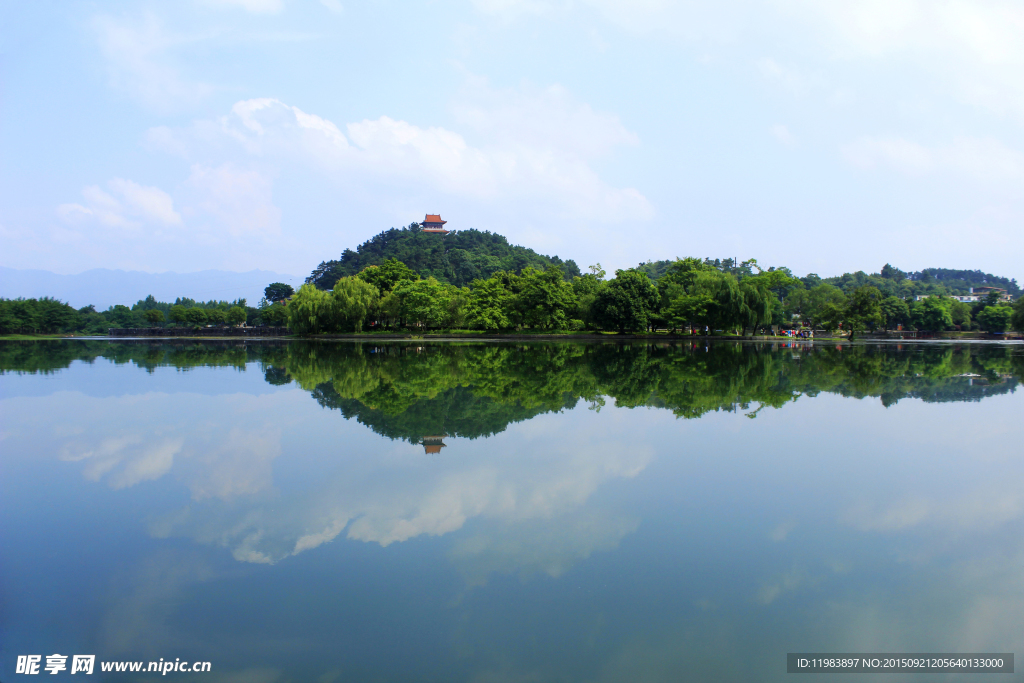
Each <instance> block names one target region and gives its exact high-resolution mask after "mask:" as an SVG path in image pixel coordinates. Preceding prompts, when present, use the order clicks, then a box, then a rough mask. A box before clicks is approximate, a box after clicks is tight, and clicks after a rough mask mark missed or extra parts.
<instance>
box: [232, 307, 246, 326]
mask: <svg viewBox="0 0 1024 683" xmlns="http://www.w3.org/2000/svg"><path fill="white" fill-rule="evenodd" d="M246 317H247V316H246V312H245V309H244V308H242V307H241V306H232V307H231V308H229V309H228V324H229V325H233V326H236V327H237V326H238V325H241V324H242V323H244V322H245V319H246Z"/></svg>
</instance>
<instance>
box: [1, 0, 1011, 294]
mask: <svg viewBox="0 0 1024 683" xmlns="http://www.w3.org/2000/svg"><path fill="white" fill-rule="evenodd" d="M1022 34H1024V4H1021V3H1020V2H999V1H995V0H993V1H989V0H971V1H969V2H968V1H959V0H958V1H952V0H842V1H837V2H823V1H821V0H767V1H764V2H759V1H755V0H717V1H716V2H672V1H670V0H633V1H632V2H629V3H622V2H612V1H611V0H465V1H451V2H448V1H444V0H437V1H433V2H422V3H413V2H393V1H390V0H369V1H365V2H359V3H357V2H351V1H346V0H320V1H316V0H182V2H176V3H158V2H146V1H134V0H129V1H126V2H103V3H97V2H48V1H46V0H40V1H37V2H31V3H17V2H11V1H8V2H4V3H0V265H3V266H8V267H13V268H36V269H44V270H50V271H53V272H57V273H63V274H71V273H78V272H81V271H84V270H87V269H91V268H117V269H128V270H141V271H147V272H165V271H175V272H192V271H197V270H201V269H223V270H229V271H248V270H252V269H256V268H259V269H266V270H273V271H276V272H279V273H292V274H295V275H299V276H303V275H306V274H308V273H309V272H310V271H311V270H312V269H313V268H314V267H316V265H317V264H319V263H320V262H321V261H323V260H327V259H331V258H338V256H339V255H340V253H341V251H342V250H343V249H346V248H354V247H355V246H356V245H358V244H360V243H361V242H363V241H364V240H366V239H368V238H370V237H371V236H373V235H374V234H377V233H379V232H381V231H382V230H386V229H388V228H390V227H401V226H403V225H407V224H409V223H411V222H413V221H419V220H422V219H423V217H424V214H426V213H428V212H429V213H440V214H441V215H442V217H443V218H444V219H445V220H447V221H448V225H447V227H448V228H450V229H456V230H458V229H466V228H476V229H479V230H490V231H493V232H498V233H500V234H503V235H506V236H507V237H508V238H509V240H510V241H511V242H512V243H514V244H522V245H524V246H528V247H531V248H533V249H535V250H536V251H538V252H540V253H544V254H554V255H558V256H560V257H561V258H563V259H568V258H571V259H574V260H576V262H577V263H578V264H579V265H580V266H581V268H583V269H584V270H585V269H586V268H587V267H588V266H589V265H591V264H596V263H600V264H602V265H603V266H604V268H605V269H606V270H608V271H609V272H611V271H612V270H614V269H616V268H626V267H630V266H634V265H636V264H637V263H639V262H642V261H647V260H649V259H653V260H657V259H665V258H675V257H685V256H699V257H707V256H709V257H712V258H726V257H737V258H740V259H748V258H756V259H757V260H758V263H759V264H761V265H762V266H764V267H767V266H787V267H789V268H791V269H792V270H793V272H794V273H796V274H797V275H804V274H807V273H810V272H815V273H818V274H820V275H822V276H828V275H839V274H842V273H844V272H853V271H856V270H865V271H867V272H875V271H878V270H879V269H880V268H881V267H882V265H884V264H885V263H886V262H889V263H892V264H893V265H895V266H897V267H899V268H902V269H904V270H917V269H921V268H925V267H945V268H970V269H981V270H984V271H986V272H991V273H994V274H997V275H1002V276H1005V277H1015V278H1017V279H1018V280H1024V267H1022V259H1021V254H1024V229H1022V226H1024V221H1022V219H1024V40H1021V39H1020V36H1021V35H1022Z"/></svg>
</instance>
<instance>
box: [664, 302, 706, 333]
mask: <svg viewBox="0 0 1024 683" xmlns="http://www.w3.org/2000/svg"><path fill="white" fill-rule="evenodd" d="M714 305H715V300H714V299H712V298H711V297H710V296H708V295H707V294H693V295H689V294H680V295H679V296H677V297H676V298H674V299H672V300H671V301H670V302H669V305H668V306H667V307H666V308H665V309H663V310H664V317H665V320H666V322H667V323H668V324H669V325H670V326H671V327H672V331H675V329H676V328H677V327H683V326H684V325H697V326H698V327H706V326H708V325H710V324H711V317H712V314H711V312H712V310H713V308H714Z"/></svg>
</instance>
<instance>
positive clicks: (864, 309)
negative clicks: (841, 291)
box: [843, 286, 882, 341]
mask: <svg viewBox="0 0 1024 683" xmlns="http://www.w3.org/2000/svg"><path fill="white" fill-rule="evenodd" d="M881 301H882V293H881V292H879V291H878V288H877V287H871V286H863V287H858V288H857V289H855V290H853V291H852V292H850V297H849V298H848V299H847V300H846V309H845V310H844V312H843V323H844V326H845V327H846V329H848V330H849V331H850V341H853V338H854V336H855V335H856V334H857V333H858V332H860V331H861V330H863V329H864V328H865V327H874V326H876V325H881V324H882V307H881Z"/></svg>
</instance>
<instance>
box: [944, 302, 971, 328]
mask: <svg viewBox="0 0 1024 683" xmlns="http://www.w3.org/2000/svg"><path fill="white" fill-rule="evenodd" d="M949 314H950V317H951V318H952V319H953V324H954V325H956V327H957V328H959V329H961V330H969V329H970V328H971V307H970V306H969V305H968V304H965V303H964V302H963V301H956V300H955V299H954V300H953V303H952V305H951V306H950V309H949Z"/></svg>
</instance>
